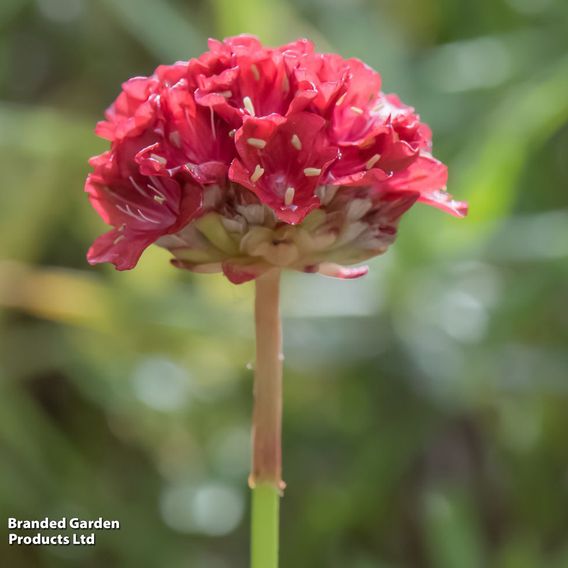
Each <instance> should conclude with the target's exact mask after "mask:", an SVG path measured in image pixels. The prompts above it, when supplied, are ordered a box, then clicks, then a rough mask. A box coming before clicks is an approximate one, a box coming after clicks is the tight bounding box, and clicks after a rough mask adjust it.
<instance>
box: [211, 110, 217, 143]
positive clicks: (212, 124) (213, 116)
mask: <svg viewBox="0 0 568 568" xmlns="http://www.w3.org/2000/svg"><path fill="white" fill-rule="evenodd" d="M209 112H210V115H211V132H212V133H213V140H217V131H216V130H215V112H214V111H213V107H209Z"/></svg>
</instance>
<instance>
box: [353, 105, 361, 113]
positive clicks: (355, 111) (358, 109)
mask: <svg viewBox="0 0 568 568" xmlns="http://www.w3.org/2000/svg"><path fill="white" fill-rule="evenodd" d="M351 110H352V111H353V112H354V113H356V114H363V109H362V108H359V107H356V106H352V107H351Z"/></svg>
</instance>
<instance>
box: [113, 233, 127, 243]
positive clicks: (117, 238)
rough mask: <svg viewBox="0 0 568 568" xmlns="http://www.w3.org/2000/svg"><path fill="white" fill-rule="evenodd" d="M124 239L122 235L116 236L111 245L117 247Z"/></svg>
mask: <svg viewBox="0 0 568 568" xmlns="http://www.w3.org/2000/svg"><path fill="white" fill-rule="evenodd" d="M125 238H126V237H125V236H124V235H118V237H116V239H114V241H112V244H113V245H117V244H118V243H119V242H120V241H122V240H123V239H125Z"/></svg>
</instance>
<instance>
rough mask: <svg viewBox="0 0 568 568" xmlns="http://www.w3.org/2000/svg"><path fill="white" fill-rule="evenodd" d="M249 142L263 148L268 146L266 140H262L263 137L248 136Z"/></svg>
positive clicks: (250, 144)
mask: <svg viewBox="0 0 568 568" xmlns="http://www.w3.org/2000/svg"><path fill="white" fill-rule="evenodd" d="M247 144H248V145H249V146H254V147H255V148H260V149H261V150H262V148H264V147H265V146H266V140H262V138H247Z"/></svg>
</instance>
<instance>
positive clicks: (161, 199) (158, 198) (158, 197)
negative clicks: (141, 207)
mask: <svg viewBox="0 0 568 568" xmlns="http://www.w3.org/2000/svg"><path fill="white" fill-rule="evenodd" d="M154 201H157V202H158V203H159V204H160V205H163V204H164V202H165V201H166V198H165V197H163V196H162V195H154Z"/></svg>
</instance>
